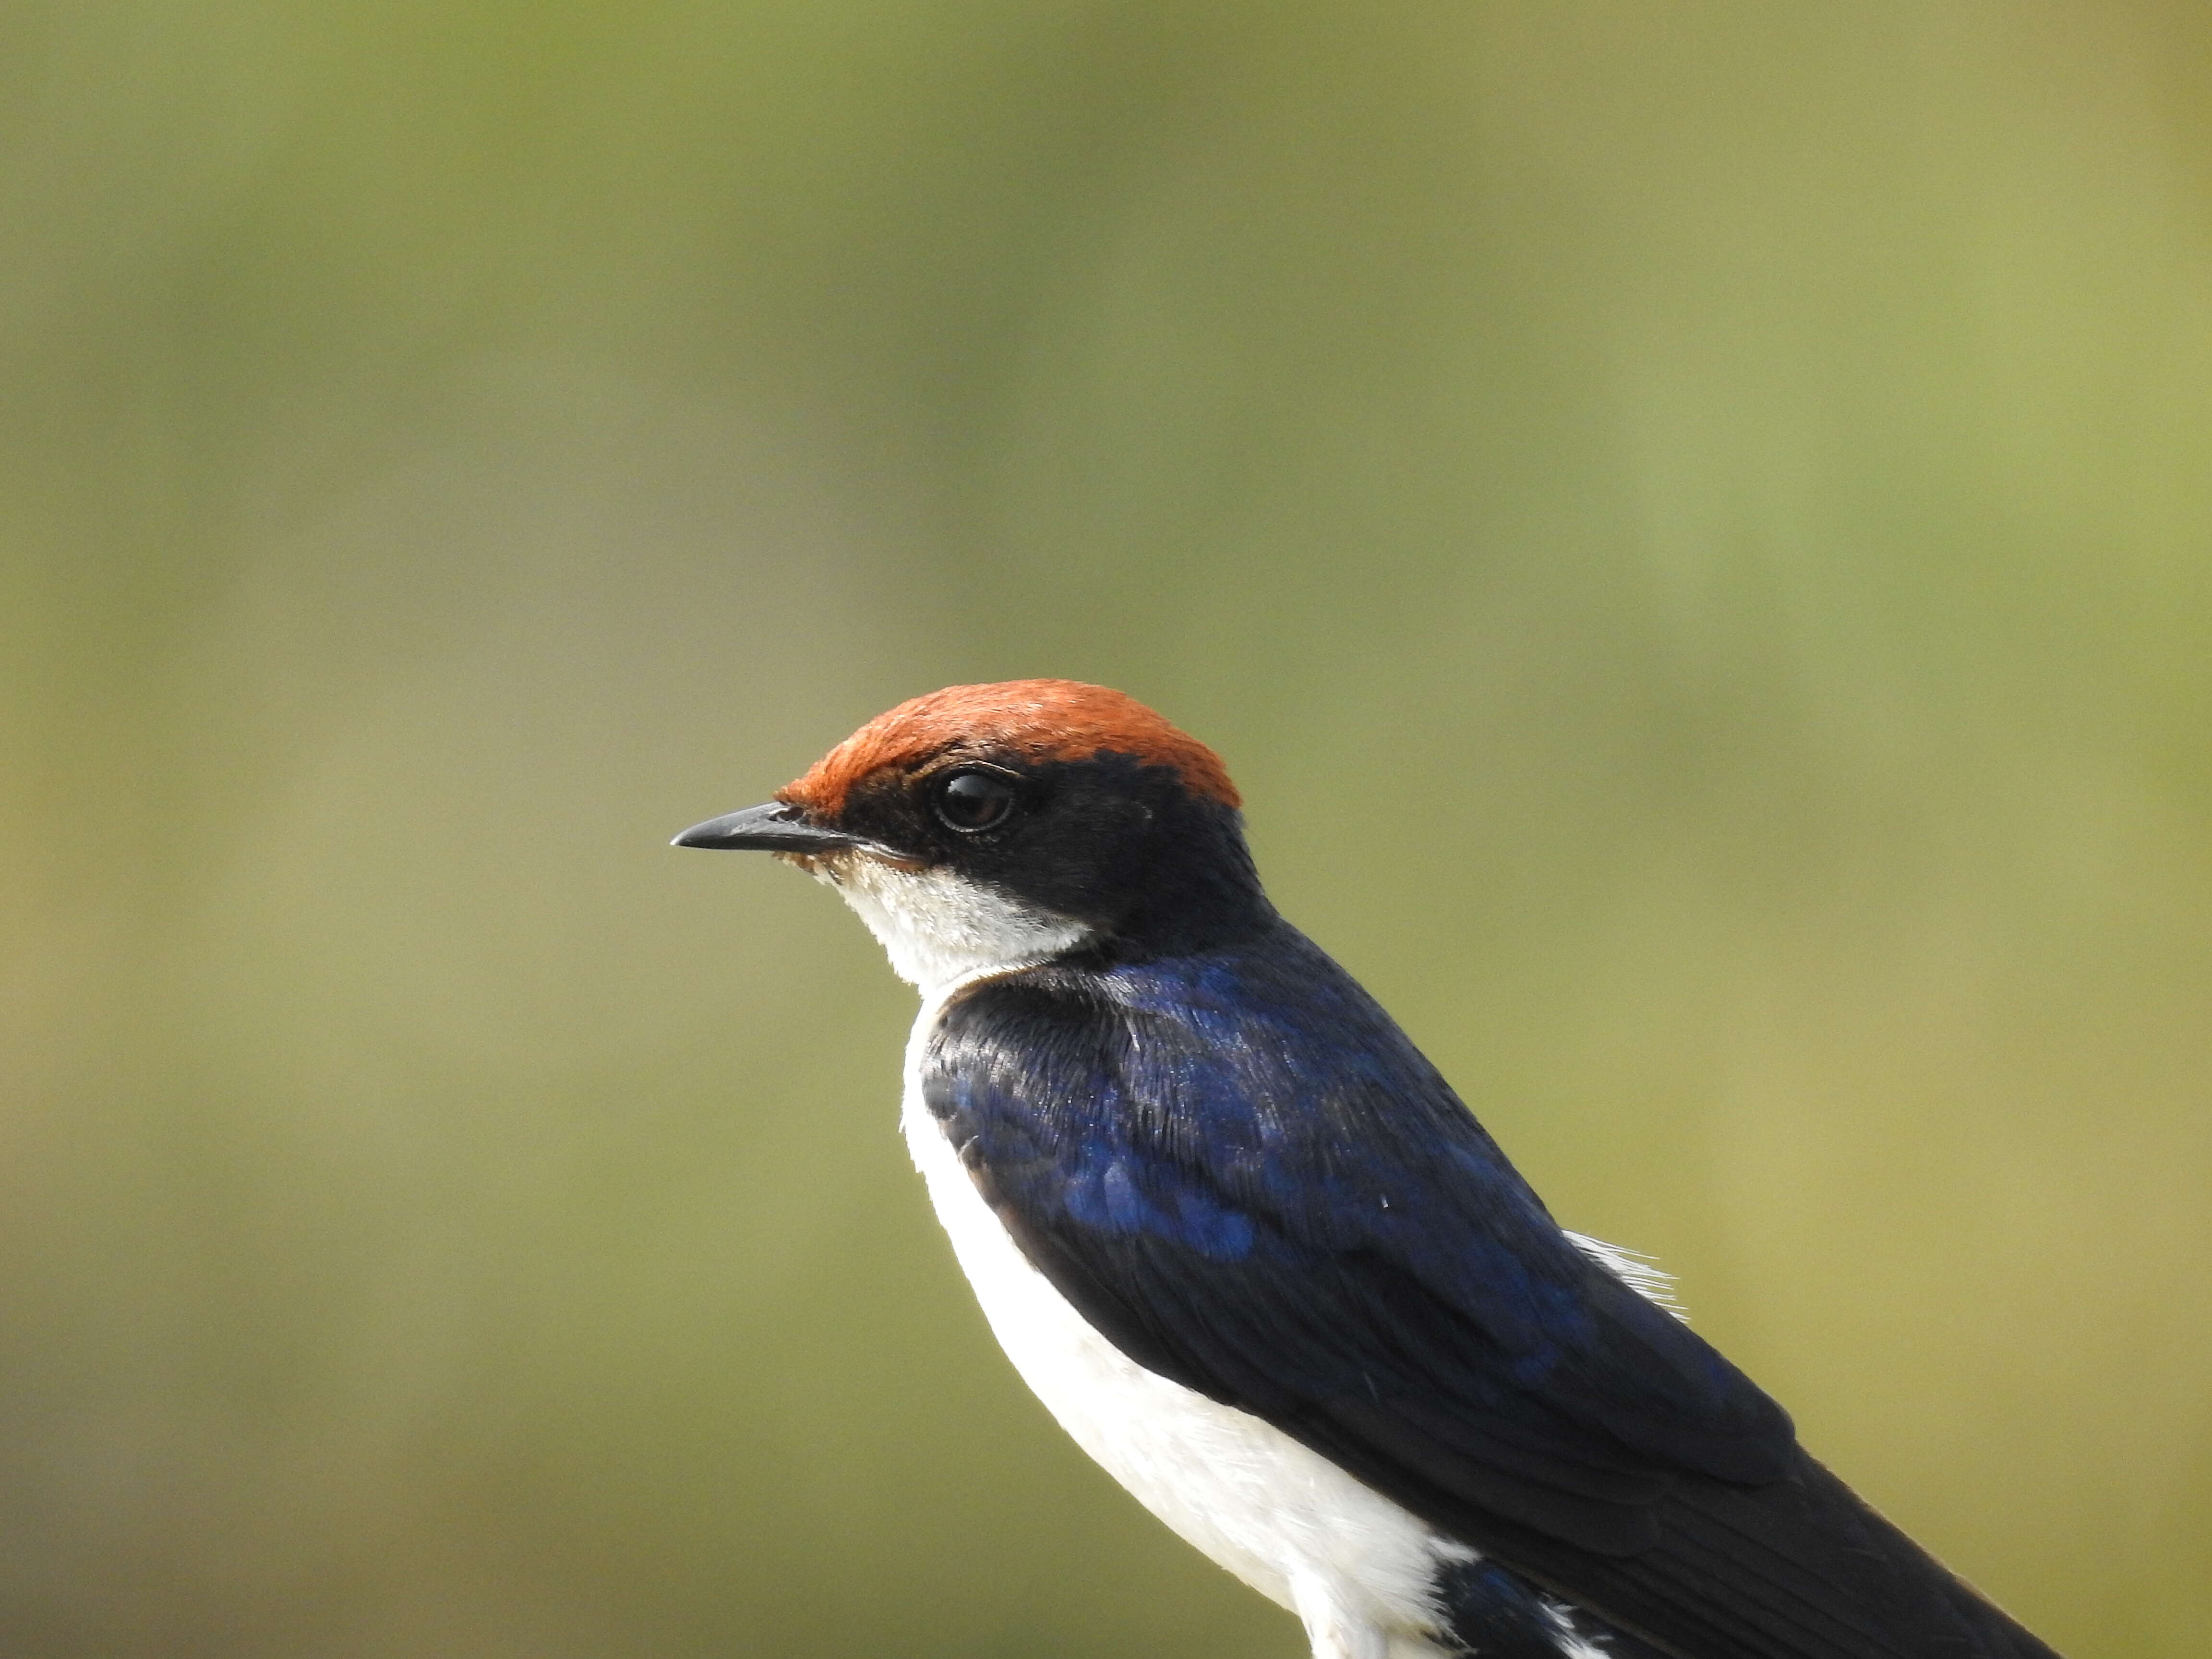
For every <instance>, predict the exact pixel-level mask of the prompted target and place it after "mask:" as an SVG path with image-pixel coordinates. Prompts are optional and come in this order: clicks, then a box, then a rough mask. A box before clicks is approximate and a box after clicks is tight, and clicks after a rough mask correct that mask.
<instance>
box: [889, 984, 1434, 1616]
mask: <svg viewBox="0 0 2212 1659" xmlns="http://www.w3.org/2000/svg"><path fill="white" fill-rule="evenodd" d="M955 988H957V986H948V987H945V990H944V991H940V992H939V994H937V995H934V996H932V997H930V998H928V999H927V1000H926V1001H925V1003H924V1006H923V1007H922V1011H921V1018H920V1019H919V1020H918V1021H917V1022H916V1023H915V1034H914V1037H913V1040H912V1042H911V1043H910V1045H909V1047H908V1066H907V1086H906V1107H905V1116H904V1125H905V1129H906V1136H907V1144H908V1146H909V1147H910V1148H911V1149H912V1151H913V1153H914V1159H915V1164H916V1165H917V1166H918V1167H919V1168H920V1169H921V1173H922V1176H923V1178H924V1179H925V1180H926V1181H927V1183H928V1186H929V1195H930V1198H931V1200H932V1201H933V1203H934V1204H935V1206H936V1207H937V1214H938V1218H939V1220H940V1221H942V1222H943V1223H944V1224H945V1231H946V1232H947V1233H948V1234H950V1235H951V1239H952V1248H953V1252H954V1254H955V1255H957V1256H958V1257H959V1259H960V1265H961V1267H963V1269H964V1270H965V1271H966V1273H967V1274H968V1279H969V1283H970V1284H972V1285H974V1286H975V1296H976V1299H977V1300H978V1301H979V1302H981V1304H982V1308H983V1314H984V1316H985V1317H986V1318H987V1320H989V1321H990V1324H991V1328H992V1330H993V1331H994V1333H995V1334H997V1336H998V1339H999V1342H1000V1346H1003V1347H1004V1348H1005V1349H1006V1357H1007V1358H1010V1359H1011V1360H1012V1361H1013V1363H1014V1369H1015V1370H1018V1371H1019V1372H1020V1373H1021V1374H1022V1377H1023V1380H1024V1381H1025V1382H1026V1383H1028V1384H1029V1385H1030V1388H1031V1389H1034V1390H1035V1391H1036V1395H1037V1398H1038V1399H1039V1400H1041V1401H1043V1402H1044V1405H1045V1408H1046V1409H1047V1410H1048V1411H1049V1412H1051V1413H1052V1414H1053V1416H1054V1418H1056V1419H1059V1422H1060V1426H1061V1427H1062V1428H1064V1429H1066V1431H1067V1432H1068V1433H1069V1434H1070V1435H1071V1436H1073V1437H1074V1440H1075V1443H1077V1444H1078V1445H1079V1446H1081V1447H1082V1448H1083V1449H1084V1450H1085V1451H1086V1452H1088V1453H1089V1454H1090V1455H1091V1456H1092V1457H1093V1458H1095V1459H1097V1462H1099V1463H1101V1464H1102V1465H1103V1466H1104V1468H1105V1469H1106V1471H1107V1473H1108V1474H1111V1475H1112V1476H1113V1477H1114V1478H1115V1480H1119V1481H1120V1482H1121V1484H1122V1485H1123V1486H1126V1487H1127V1488H1128V1489H1129V1491H1130V1492H1132V1493H1133V1495H1134V1496H1135V1497H1136V1498H1137V1500H1138V1501H1139V1503H1141V1504H1144V1506H1145V1507H1146V1509H1148V1510H1151V1511H1152V1513H1153V1514H1154V1515H1156V1516H1158V1517H1159V1518H1160V1519H1161V1520H1162V1521H1164V1522H1166V1523H1167V1525H1168V1526H1169V1527H1170V1528H1172V1529H1173V1530H1174V1531H1175V1532H1176V1533H1177V1534H1180V1535H1181V1536H1182V1538H1183V1539H1185V1540H1186V1541H1188V1542H1189V1543H1190V1544H1192V1545H1194V1547H1196V1548H1198V1549H1199V1550H1200V1551H1201V1552H1203V1553H1205V1554H1206V1555H1207V1556H1209V1557H1211V1558H1212V1559H1213V1560H1215V1561H1217V1562H1218V1563H1219V1564H1220V1565H1222V1566H1224V1567H1226V1568H1227V1569H1228V1570H1229V1571H1231V1572H1233V1573H1235V1574H1236V1575H1237V1577H1239V1578H1241V1579H1243V1581H1244V1582H1245V1583H1248V1584H1249V1585H1251V1586H1252V1587H1253V1588H1254V1589H1256V1590H1258V1591H1259V1592H1260V1593H1261V1595H1265V1596H1267V1597H1268V1598H1269V1599H1270V1600H1271V1601H1276V1602H1278V1603H1279V1604H1280V1605H1281V1606H1283V1607H1288V1608H1290V1609H1291V1611H1293V1612H1294V1613H1297V1615H1298V1617H1299V1618H1300V1619H1301V1620H1303V1621H1304V1624H1305V1626H1306V1633H1307V1637H1308V1638H1309V1639H1310V1641H1311V1643H1312V1644H1313V1651H1314V1654H1315V1656H1316V1659H1438V1656H1441V1655H1442V1654H1443V1652H1444V1650H1443V1648H1440V1647H1439V1646H1437V1644H1435V1643H1434V1642H1432V1641H1431V1640H1429V1639H1428V1638H1429V1637H1430V1635H1431V1633H1433V1632H1435V1631H1436V1629H1437V1624H1438V1619H1439V1611H1440V1610H1439V1609H1438V1608H1437V1606H1436V1604H1435V1601H1434V1600H1433V1586H1434V1583H1435V1579H1436V1575H1437V1569H1438V1567H1439V1566H1440V1565H1443V1564H1444V1563H1446V1562H1449V1561H1468V1560H1473V1559H1474V1552H1472V1551H1471V1550H1468V1548H1467V1547H1465V1546H1463V1545H1462V1544H1459V1543H1457V1542H1455V1541H1452V1540H1450V1539H1447V1538H1444V1537H1442V1536H1440V1535H1439V1534H1437V1533H1436V1532H1435V1530H1434V1529H1433V1528H1431V1527H1429V1526H1428V1525H1427V1524H1426V1523H1425V1522H1422V1521H1421V1520H1419V1518H1417V1517H1416V1516H1413V1514H1411V1513H1410V1512H1409V1511H1407V1510H1405V1509H1403V1508H1401V1507H1400V1506H1399V1505H1398V1504H1395V1503H1393V1502H1392V1501H1391V1500H1390V1499H1389V1498H1385V1497H1383V1495H1382V1494H1381V1493H1380V1492H1376V1491H1375V1490H1374V1489H1373V1488H1371V1487H1370V1486H1366V1485H1364V1484H1363V1483H1362V1482H1360V1481H1358V1480H1354V1479H1353V1478H1352V1476H1351V1475H1349V1474H1346V1473H1345V1472H1344V1471H1343V1470H1342V1469H1340V1468H1337V1466H1336V1465H1335V1464H1334V1463H1332V1462H1329V1461H1328V1459H1327V1458H1324V1457H1322V1455H1319V1454H1318V1453H1316V1452H1314V1451H1310V1450H1309V1449H1307V1448H1306V1447H1304V1446H1303V1445H1300V1444H1299V1443H1297V1441H1295V1440H1292V1439H1291V1437H1289V1436H1288V1435H1285V1434H1284V1433H1283V1432H1282V1431H1280V1430H1279V1429H1276V1428H1274V1427H1273V1426H1272V1425H1269V1424H1267V1423H1265V1422H1263V1421H1261V1419H1259V1418H1256V1417H1254V1416H1252V1415H1250V1414H1249V1413H1245V1412H1241V1411H1238V1410H1237V1409H1235V1408H1234V1407H1229V1406H1224V1405H1220V1404H1218V1403H1216V1402H1215V1401H1211V1400H1208V1399H1206V1397H1205V1396H1204V1395H1200V1394H1197V1393H1194V1392H1193V1391H1192V1390H1191V1389H1186V1388H1184V1387H1183V1386H1182V1384H1180V1383H1171V1382H1170V1381H1169V1380H1168V1379H1167V1378H1165V1377H1164V1376H1159V1375H1158V1374H1157V1373H1156V1372H1152V1371H1149V1370H1146V1369H1145V1368H1144V1367H1142V1366H1141V1365H1139V1364H1136V1363H1135V1362H1134V1361H1133V1360H1131V1359H1130V1358H1127V1356H1126V1355H1125V1354H1123V1353H1122V1352H1121V1350H1120V1349H1118V1348H1116V1347H1115V1346H1114V1345H1113V1344H1112V1343H1110V1342H1109V1341H1108V1340H1106V1339H1105V1338H1104V1337H1103V1336H1101V1335H1099V1334H1098V1333H1097V1331H1096V1330H1094V1329H1093V1328H1091V1324H1090V1323H1089V1322H1088V1321H1086V1320H1085V1318H1084V1317H1083V1316H1082V1315H1081V1314H1079V1313H1078V1312H1077V1311H1076V1310H1075V1309H1074V1307H1073V1305H1071V1304H1069V1303H1068V1301H1067V1299H1066V1297H1063V1296H1061V1295H1060V1292H1059V1291H1057V1290H1055V1289H1054V1287H1053V1285H1052V1284H1051V1283H1050V1281H1049V1280H1048V1279H1046V1278H1045V1277H1044V1275H1043V1274H1042V1273H1038V1272H1037V1271H1036V1269H1035V1268H1034V1267H1031V1266H1030V1263H1029V1260H1028V1258H1027V1257H1025V1256H1024V1255H1022V1253H1021V1250H1020V1249H1019V1247H1018V1246H1017V1245H1016V1244H1015V1243H1014V1242H1013V1240H1012V1237H1009V1236H1008V1234H1007V1232H1006V1228H1005V1227H1004V1226H1003V1225H1000V1221H999V1218H998V1217H997V1216H996V1215H995V1214H994V1213H993V1212H992V1210H991V1208H990V1206H988V1205H987V1204H986V1203H985V1202H984V1201H983V1198H982V1195H981V1193H980V1192H979V1191H978V1190H977V1189H976V1187H975V1182H974V1181H973V1180H972V1179H971V1178H970V1177H969V1174H968V1171H967V1170H965V1169H964V1168H963V1167H962V1165H961V1163H960V1160H959V1158H958V1156H957V1154H956V1153H955V1152H954V1150H953V1147H952V1145H951V1142H950V1141H949V1140H947V1139H945V1133H944V1131H943V1130H942V1129H941V1128H939V1126H938V1123H937V1121H936V1119H935V1118H934V1117H933V1116H932V1115H930V1113H929V1111H928V1109H927V1107H926V1106H924V1105H923V1103H922V1101H921V1090H920V1079H919V1061H920V1059H921V1050H922V1047H923V1045H924V1043H925V1042H927V1036H928V1032H929V1030H930V1028H931V1027H932V1026H933V1025H934V1024H935V1023H936V1019H937V1014H938V1011H939V1008H940V1007H941V1006H943V1003H944V1000H945V995H947V994H949V993H950V991H951V990H952V989H955Z"/></svg>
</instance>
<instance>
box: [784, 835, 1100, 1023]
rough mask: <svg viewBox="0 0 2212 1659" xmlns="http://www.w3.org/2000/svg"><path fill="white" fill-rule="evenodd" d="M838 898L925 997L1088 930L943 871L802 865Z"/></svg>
mask: <svg viewBox="0 0 2212 1659" xmlns="http://www.w3.org/2000/svg"><path fill="white" fill-rule="evenodd" d="M805 864H806V866H807V868H808V869H809V870H810V871H811V872H812V873H813V875H814V877H815V878H816V879H817V880H820V881H823V882H827V883H828V884H829V885H830V886H832V887H835V888H836V890H837V891H838V892H839V893H840V894H841V895H842V896H843V897H844V900H845V902H846V903H848V904H849V905H851V906H852V907H853V908H854V911H855V912H857V913H858V915H860V920H861V921H865V922H866V923H867V925H868V931H869V932H870V933H873V934H874V935H875V936H876V938H877V939H878V942H879V943H881V945H883V947H884V951H885V952H886V953H887V954H888V955H889V956H890V959H891V968H892V969H893V971H894V972H896V974H897V975H898V976H899V977H900V978H901V979H902V980H905V981H907V982H908V984H910V985H918V986H920V987H921V989H922V992H923V993H924V994H925V995H927V994H930V993H932V992H935V991H939V990H942V989H943V988H945V987H949V986H951V985H953V984H955V983H957V981H961V980H963V979H968V978H972V977H973V976H975V975H977V974H982V973H1003V972H1005V971H1006V969H1009V968H1017V967H1020V966H1022V965H1023V964H1024V963H1032V962H1042V961H1044V960H1046V959H1047V958H1048V957H1056V956H1059V955H1060V954H1061V953H1062V952H1063V951H1072V950H1073V949H1074V948H1075V947H1076V946H1077V945H1080V944H1082V943H1083V942H1084V940H1085V939H1087V938H1089V937H1090V933H1091V930H1090V929H1089V928H1087V927H1084V926H1083V925H1082V924H1081V923H1080V922H1075V921H1069V920H1068V919H1067V918H1066V917H1065V916H1056V915H1052V914H1051V913H1050V912H1048V911H1044V910H1039V909H1036V908H1033V907H1031V906H1030V905H1026V904H1024V903H1023V902H1021V901H1019V900H1018V899H1015V898H1012V897H1010V896H1008V895H1006V894H1005V893H1002V892H1000V890H998V889H996V888H994V887H992V886H989V885H987V884H985V883H982V882H980V881H973V880H970V879H969V878H967V877H965V876H960V875H956V874H955V873H954V872H951V871H950V870H947V869H944V868H941V867H940V868H937V869H928V868H919V869H917V868H913V867H909V866H904V865H901V864H896V863H894V862H892V861H890V860H887V859H884V858H881V857H879V856H878V855H876V854H872V853H867V852H864V851H854V852H848V853H837V854H830V855H829V856H827V857H822V858H811V859H808V860H805Z"/></svg>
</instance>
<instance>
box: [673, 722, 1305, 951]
mask: <svg viewBox="0 0 2212 1659" xmlns="http://www.w3.org/2000/svg"><path fill="white" fill-rule="evenodd" d="M1237 804H1238V803H1237V790H1236V787H1235V786H1234V785H1233V784H1231V782H1230V781H1229V775H1228V773H1227V772H1225V770H1224V769H1222V765H1221V762H1220V760H1219V758H1218V757H1216V756H1215V754H1214V753H1213V751H1212V750H1210V749H1208V748H1206V745H1205V744H1201V743H1200V742H1199V741H1198V740H1197V739H1196V738H1192V737H1189V736H1188V735H1186V734H1185V733H1183V732H1180V731H1178V730H1176V728H1175V727H1174V726H1170V724H1169V723H1168V722H1167V721H1166V720H1164V719H1162V718H1161V717H1160V716H1159V715H1158V714H1155V713H1153V712H1152V710H1151V709H1150V708H1146V707H1145V705H1144V704H1142V703H1140V702H1137V701H1136V700H1135V699H1134V698H1133V697H1128V696H1123V695H1122V694H1121V692H1119V691H1110V690H1107V689H1106V688H1105V687H1103V686H1098V685H1082V684H1077V683H1076V682H1074V681H1072V680H1010V681H1006V682H1005V683H1003V684H997V685H956V686H951V687H949V688H947V689H946V690H942V691H933V692H932V693H930V694H929V695H928V696H923V697H916V698H915V699H914V700H913V701H911V702H902V703H901V704H900V705H899V706H898V707H897V708H894V709H892V710H890V713H888V714H879V715H878V716H877V717H876V718H875V719H874V720H870V721H869V722H868V723H867V724H866V726H862V727H861V728H860V730H859V731H857V732H854V733H853V735H852V736H851V737H849V738H846V739H845V741H844V742H842V743H841V744H838V745H837V746H836V748H835V749H832V750H830V751H829V753H828V754H826V755H824V756H823V757H822V758H821V759H820V760H818V761H817V762H816V763H814V766H813V767H812V769H811V770H809V771H808V772H807V774H806V775H805V776H804V777H802V778H800V779H799V780H798V781H796V782H794V783H791V784H788V785H787V786H786V787H783V788H782V789H780V790H778V791H777V792H776V796H775V799H774V800H773V801H771V802H770V803H769V804H768V805H763V806H754V807H749V808H747V809H746V810H745V811H741V812H732V813H730V814H728V815H727V816H726V817H719V818H714V819H710V820H709V821H708V822H707V823H702V824H698V825H696V826H694V827H693V828H691V829H687V830H685V831H684V833H683V834H682V835H680V836H678V837H677V838H676V842H675V844H676V845H677V846H678V847H708V848H752V849H756V850H759V851H764V852H770V853H775V854H781V855H783V856H784V857H786V858H788V859H789V860H792V861H793V862H794V863H796V864H798V865H799V866H801V867H803V868H805V870H807V871H809V872H811V873H812V874H814V875H815V876H817V877H818V878H821V879H822V880H823V881H826V882H828V883H829V884H831V885H833V886H835V887H836V888H837V889H838V890H839V891H840V892H842V894H843V895H844V896H845V898H846V901H847V902H848V903H850V904H851V905H852V907H853V908H854V909H855V910H857V911H858V912H859V913H860V916H861V917H862V919H863V920H865V921H866V922H867V924H868V927H870V929H871V930H872V932H873V933H875V935H876V937H877V938H878V939H880V940H881V941H882V942H883V945H884V949H885V950H886V951H889V952H890V958H891V965H892V966H893V967H894V968H896V969H897V970H898V972H899V973H900V974H901V975H902V976H903V977H905V978H907V979H908V980H911V981H914V982H915V983H916V984H918V985H920V986H922V987H924V988H925V989H931V988H934V987H940V986H943V985H945V984H948V983H950V982H951V981H956V980H958V979H961V978H963V977H965V976H967V975H971V974H975V973H978V972H987V971H991V970H993V969H1002V968H1006V967H1012V966H1014V965H1017V964H1019V963H1030V962H1037V961H1042V960H1047V959H1048V958H1051V957H1058V956H1062V955H1066V954H1067V953H1068V952H1070V951H1078V950H1085V949H1090V950H1103V951H1109V952H1115V953H1120V954H1129V955H1141V954H1152V953H1157V952H1161V951H1182V950H1195V949H1204V948H1206V946H1208V945H1216V944H1221V943H1225V942H1228V941H1229V940H1231V939H1235V938H1237V937H1239V936H1241V935H1242V934H1243V933H1248V932H1249V931H1250V930H1251V929H1253V928H1255V927H1261V926H1264V925H1265V924H1266V922H1267V921H1268V920H1269V918H1270V917H1271V916H1272V915H1273V912H1272V911H1271V910H1270V909H1269V908H1268V907H1267V900H1266V898H1265V897H1264V896H1262V895H1261V890H1260V883H1259V878H1258V877H1257V876H1256V875H1255V873H1254V871H1253V867H1252V860H1251V857H1250V854H1248V853H1247V852H1246V850H1245V847H1244V834H1243V821H1242V819H1241V817H1240V816H1239V814H1238V811H1237Z"/></svg>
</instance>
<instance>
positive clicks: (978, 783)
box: [937, 772, 1014, 830]
mask: <svg viewBox="0 0 2212 1659" xmlns="http://www.w3.org/2000/svg"><path fill="white" fill-rule="evenodd" d="M1013 810H1014V786H1013V785H1012V783H1011V782H1009V781H1007V780H1006V779H1005V778H1002V777H1000V775H998V774H997V773H995V772H955V773H954V774H953V775H951V777H949V778H947V779H945V781H944V782H942V783H940V784H939V785H938V786H937V816H938V817H940V818H943V819H944V820H945V823H949V824H951V826H952V827H953V828H954V829H960V830H972V829H989V828H990V827H991V826H992V825H993V824H994V823H999V822H1000V821H1001V820H1002V819H1004V818H1005V817H1006V814H1007V813H1009V812H1011V811H1013Z"/></svg>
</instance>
